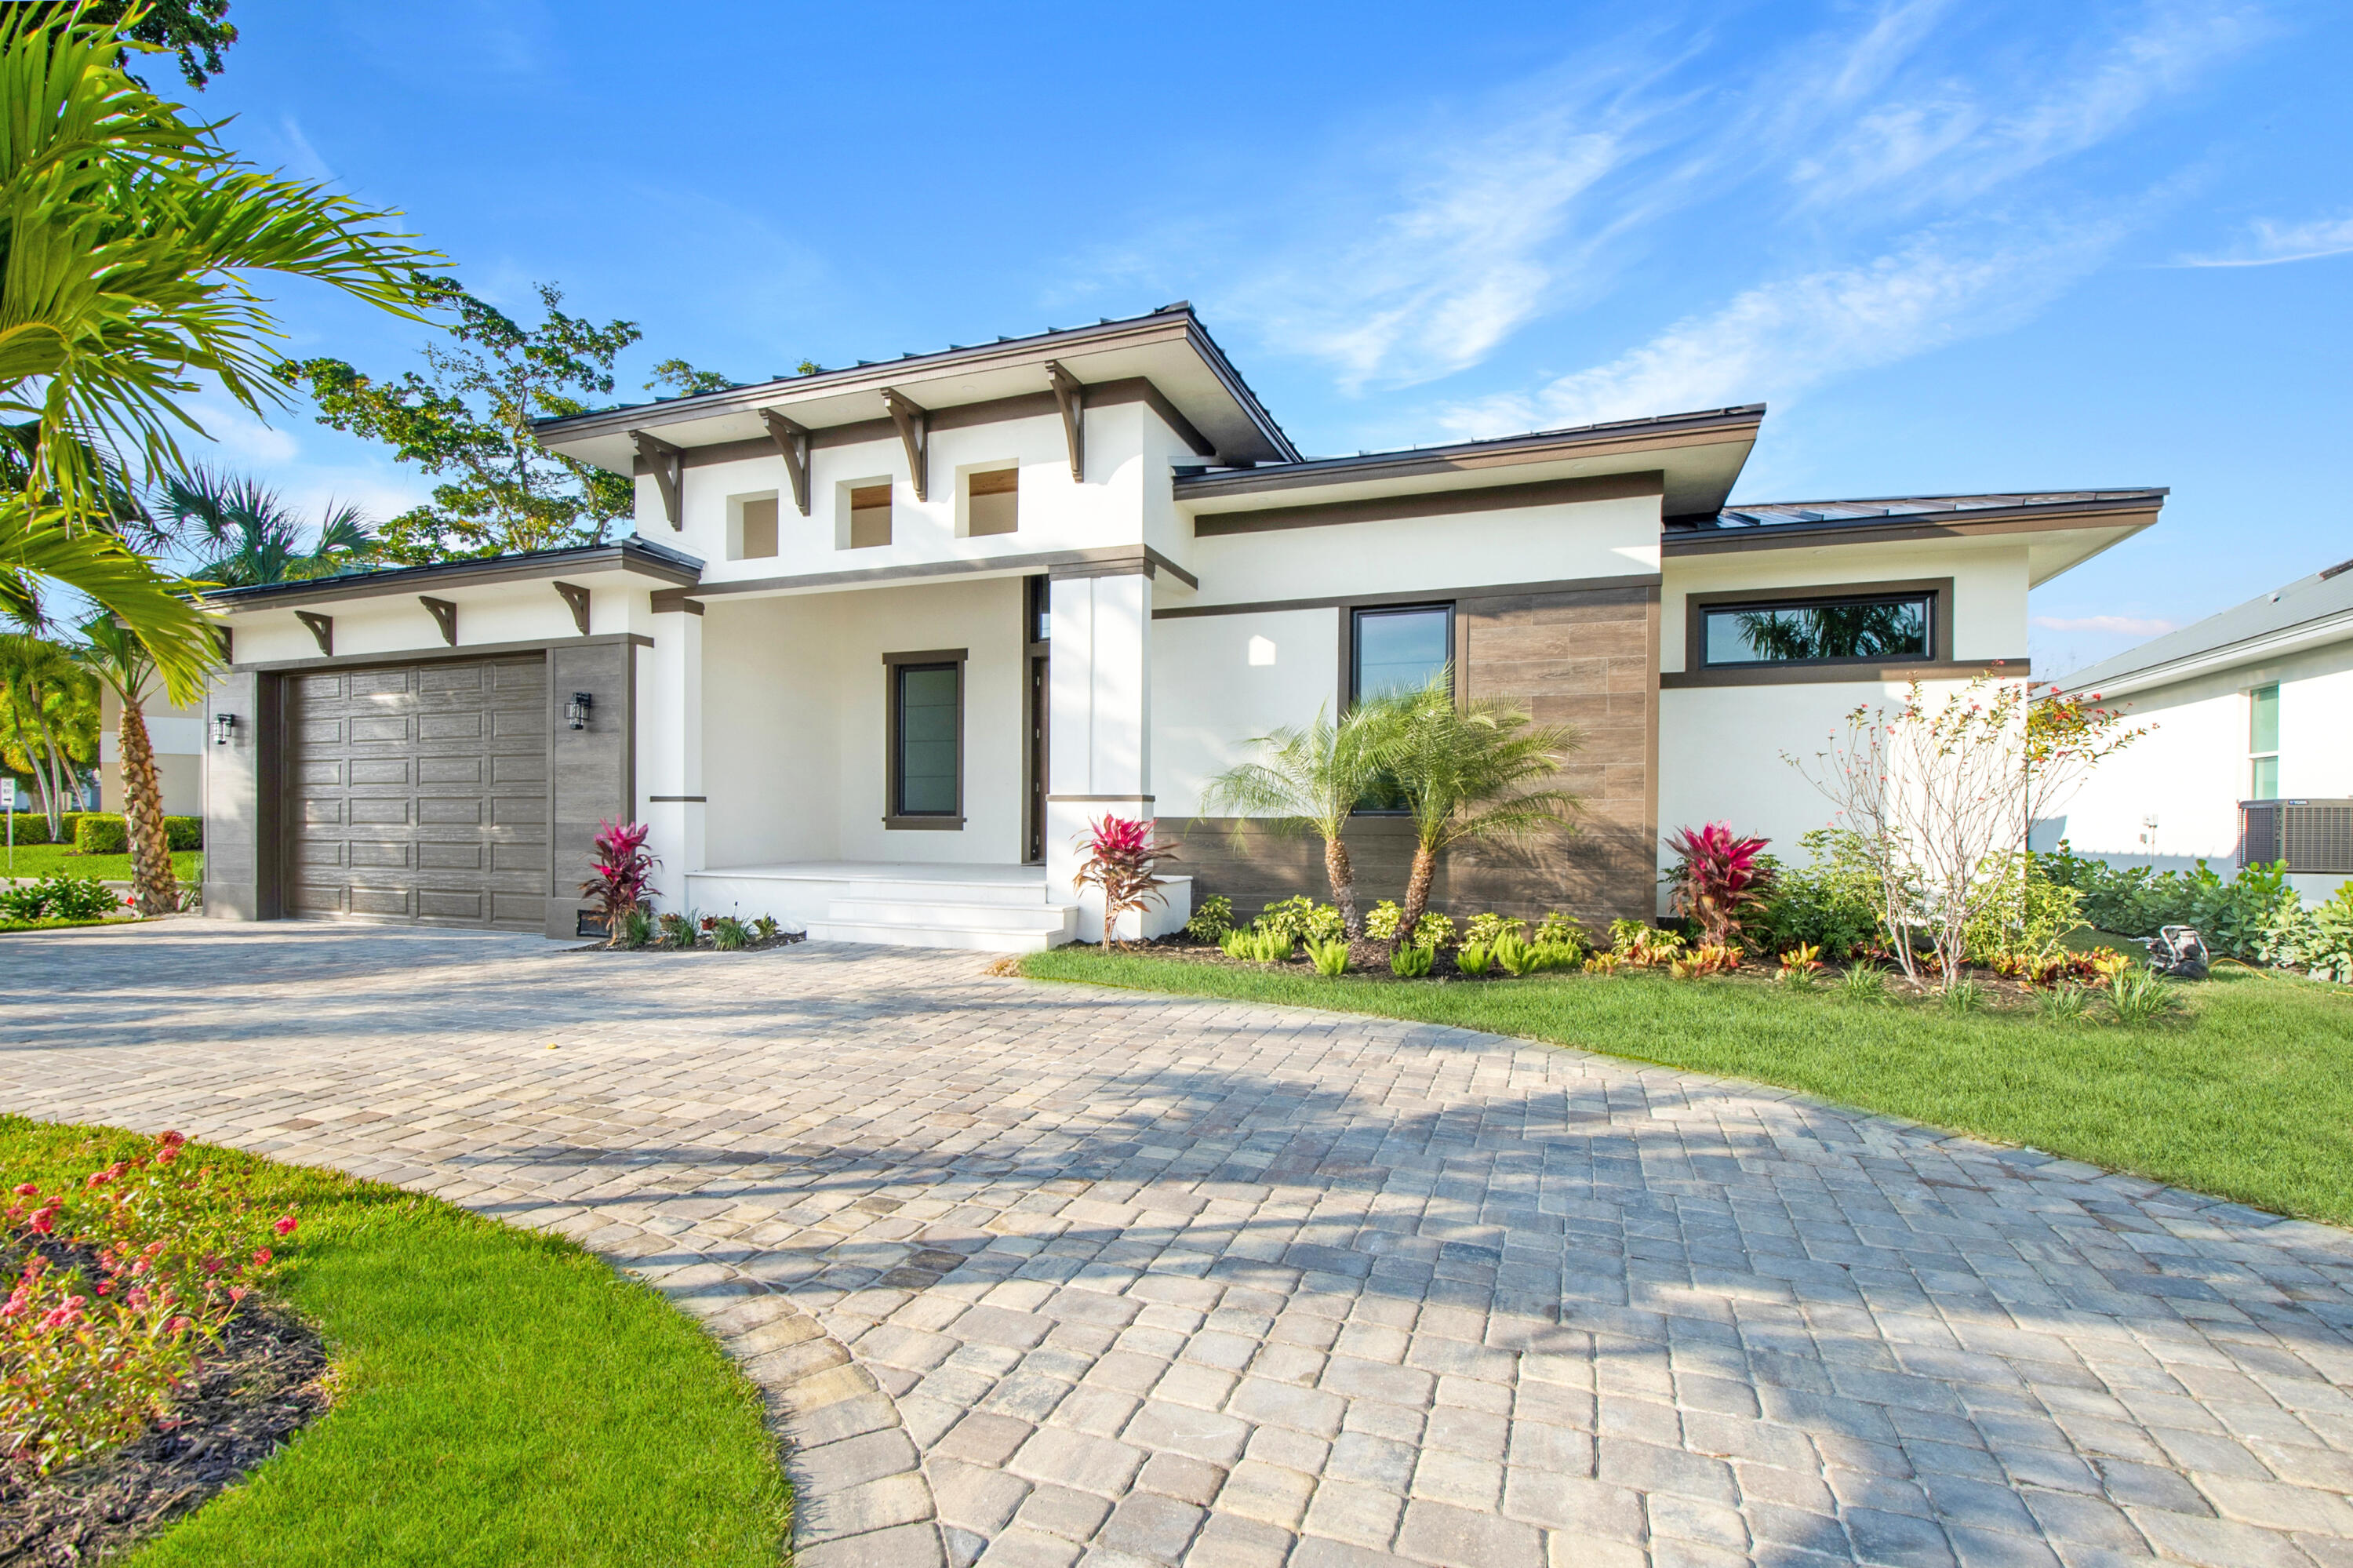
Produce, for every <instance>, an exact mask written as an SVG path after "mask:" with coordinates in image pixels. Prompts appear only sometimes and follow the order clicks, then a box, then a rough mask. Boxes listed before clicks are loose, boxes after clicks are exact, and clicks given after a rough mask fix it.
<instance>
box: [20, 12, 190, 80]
mask: <svg viewBox="0 0 2353 1568" xmlns="http://www.w3.org/2000/svg"><path fill="white" fill-rule="evenodd" d="M20 3H21V4H22V5H23V8H24V9H26V10H28V11H40V12H43V13H46V14H47V16H48V17H49V18H50V19H51V20H52V21H53V22H54V23H56V24H57V25H59V26H63V25H64V23H65V22H66V20H67V19H68V18H69V17H71V16H75V15H77V14H79V16H80V18H81V20H83V21H85V22H92V23H96V24H98V25H100V26H108V27H111V28H113V29H114V31H115V33H116V35H117V36H118V37H121V39H122V40H123V44H124V47H123V48H121V49H120V50H118V51H117V52H116V54H115V57H114V63H115V64H116V65H118V66H121V67H122V68H123V69H124V70H125V71H130V69H131V67H132V64H133V62H134V60H135V58H136V57H137V56H138V55H141V54H146V53H149V52H153V53H157V54H167V55H172V56H174V57H175V58H176V59H177V62H178V64H179V67H180V75H181V76H182V77H183V78H185V79H186V81H187V84H188V85H189V86H190V87H193V88H195V89H196V90H198V91H199V92H201V91H203V90H204V87H205V84H206V82H208V81H210V80H211V79H213V78H214V77H216V76H218V75H219V74H220V72H221V51H222V50H223V49H225V48H228V47H229V45H231V44H233V43H235V42H237V27H236V26H235V25H234V24H232V23H230V22H229V21H228V20H227V16H228V0H20ZM132 80H134V81H140V82H142V85H143V83H144V79H142V78H141V77H139V76H138V75H137V74H136V73H135V72H133V73H132Z"/></svg>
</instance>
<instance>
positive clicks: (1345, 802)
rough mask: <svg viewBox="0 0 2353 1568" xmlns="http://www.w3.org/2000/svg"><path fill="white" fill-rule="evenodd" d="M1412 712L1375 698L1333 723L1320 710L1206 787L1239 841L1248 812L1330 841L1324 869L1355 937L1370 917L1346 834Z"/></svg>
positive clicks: (1274, 828) (1279, 827) (1281, 828)
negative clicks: (1359, 897)
mask: <svg viewBox="0 0 2353 1568" xmlns="http://www.w3.org/2000/svg"><path fill="white" fill-rule="evenodd" d="M1409 711H1410V702H1409V701H1401V700H1399V699H1398V698H1394V697H1376V698H1372V699H1369V700H1367V701H1366V702H1362V703H1359V704H1357V705H1356V706H1355V707H1353V708H1351V709H1349V710H1348V712H1347V713H1346V714H1345V715H1342V716H1341V719H1340V722H1339V723H1337V724H1335V723H1333V722H1332V720H1331V719H1330V718H1328V717H1327V716H1325V714H1324V710H1323V709H1321V708H1318V709H1317V710H1316V712H1315V722H1314V723H1313V724H1310V725H1306V726H1283V727H1282V728H1281V729H1278V730H1275V731H1273V732H1271V734H1268V735H1263V736H1259V737H1257V738H1256V739H1254V740H1252V741H1251V742H1250V745H1251V746H1253V747H1256V748H1257V749H1258V755H1259V760H1257V761H1255V762H1245V763H1243V764H1242V765H1241V766H1240V767H1239V768H1228V769H1227V770H1226V771H1225V772H1223V773H1220V774H1219V775H1218V776H1217V777H1216V778H1215V779H1210V780H1209V782H1208V786H1207V787H1206V788H1205V789H1203V791H1202V796H1201V800H1202V804H1203V806H1204V807H1206V808H1207V809H1208V810H1210V811H1216V812H1226V813H1230V814H1231V815H1232V816H1234V817H1235V818H1236V821H1235V823H1234V833H1235V837H1236V838H1237V840H1239V839H1240V836H1241V833H1242V831H1243V826H1244V823H1243V821H1241V819H1245V818H1250V819H1259V820H1260V825H1261V826H1263V827H1265V828H1266V829H1267V830H1268V831H1269V832H1274V833H1277V834H1292V833H1298V832H1306V831H1309V830H1313V831H1314V833H1315V836H1316V837H1318V838H1320V839H1322V840H1323V841H1324V876H1325V877H1326V878H1328V879H1329V880H1330V882H1331V884H1332V902H1333V903H1334V904H1335V905H1337V906H1339V908H1340V918H1341V920H1342V921H1343V922H1344V923H1345V927H1346V930H1347V934H1348V936H1349V937H1350V938H1357V937H1361V936H1363V935H1364V934H1365V917H1364V916H1363V915H1361V914H1360V913H1358V912H1357V909H1356V867H1355V866H1354V865H1353V864H1351V863H1350V862H1349V859H1348V846H1347V844H1346V843H1345V842H1343V841H1342V839H1341V837H1340V834H1341V832H1342V830H1344V829H1345V828H1346V827H1347V825H1348V814H1349V813H1350V812H1351V811H1354V810H1356V806H1357V804H1358V802H1360V801H1362V800H1364V799H1365V798H1366V796H1367V795H1368V794H1370V793H1371V792H1372V791H1373V789H1375V787H1376V786H1377V784H1378V783H1379V781H1380V779H1381V767H1380V762H1379V755H1380V753H1381V751H1382V750H1383V749H1384V747H1385V746H1386V745H1387V744H1388V737H1389V735H1390V732H1391V731H1393V730H1394V729H1395V728H1396V726H1398V723H1399V722H1400V721H1401V720H1402V719H1403V717H1404V716H1405V715H1406V714H1407V713H1408V712H1409Z"/></svg>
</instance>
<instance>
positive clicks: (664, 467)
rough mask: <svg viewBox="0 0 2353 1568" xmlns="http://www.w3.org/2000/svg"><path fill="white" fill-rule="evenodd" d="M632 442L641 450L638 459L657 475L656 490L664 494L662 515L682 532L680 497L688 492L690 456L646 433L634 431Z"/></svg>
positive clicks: (655, 478) (630, 438) (631, 436)
mask: <svg viewBox="0 0 2353 1568" xmlns="http://www.w3.org/2000/svg"><path fill="white" fill-rule="evenodd" d="M629 440H632V441H635V442H636V443H637V447H638V456H639V457H640V458H643V459H644V460H645V464H646V466H647V467H648V468H649V469H651V470H652V471H653V475H654V485H655V488H657V489H659V491H660V492H661V502H662V515H663V516H665V517H667V518H669V519H670V526H671V527H672V528H674V529H676V528H682V527H684V524H681V522H680V521H679V495H680V493H681V492H682V491H683V490H684V489H685V488H686V453H685V452H684V451H682V450H680V449H679V448H677V447H674V446H672V445H670V443H669V442H668V441H666V440H662V439H661V438H660V437H659V436H651V435H648V434H647V433H646V432H645V431H643V430H631V431H630V432H629Z"/></svg>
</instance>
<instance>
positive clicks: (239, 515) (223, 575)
mask: <svg viewBox="0 0 2353 1568" xmlns="http://www.w3.org/2000/svg"><path fill="white" fill-rule="evenodd" d="M154 511H155V513H156V514H157V516H158V518H159V519H160V521H161V523H162V524H163V526H164V529H165V530H166V531H167V532H169V533H171V534H173V535H175V536H177V537H179V538H182V539H184V540H185V541H187V542H188V544H189V545H190V546H192V547H193V548H195V550H197V551H199V552H200V553H202V555H203V559H202V560H200V561H199V562H198V563H197V565H196V566H195V567H194V568H193V569H191V571H190V572H189V574H188V575H189V576H190V577H194V578H195V579H196V580H197V581H199V582H204V583H211V584H216V585H217V586H219V587H221V588H257V587H259V586H261V585H262V584H265V583H290V582H300V581H301V580H303V579H304V578H307V577H335V576H337V575H339V574H341V573H343V572H348V571H354V570H360V569H364V568H365V567H368V566H370V565H372V564H373V563H374V561H375V550H376V537H375V532H374V530H372V529H371V528H370V527H369V526H368V520H367V516H366V514H364V513H363V512H362V511H361V510H360V509H359V508H358V507H356V506H353V505H350V504H348V503H345V504H340V505H339V504H337V503H334V502H332V501H331V502H329V503H327V512H326V515H325V516H324V517H322V519H321V520H320V522H319V526H318V530H317V533H316V535H315V536H313V535H312V534H311V530H310V529H309V527H308V526H307V525H306V524H304V523H303V521H302V519H301V517H300V516H299V515H298V514H296V513H295V511H294V509H293V508H292V507H290V506H289V505H287V504H286V503H285V502H284V501H283V500H281V499H280V496H279V494H278V493H277V492H276V491H273V490H271V489H269V488H268V487H267V486H265V485H263V484H260V483H259V482H255V481H253V480H251V479H233V478H231V477H229V476H228V475H227V474H225V473H220V472H217V471H214V470H211V469H206V468H202V467H198V468H193V469H190V470H189V471H187V472H186V473H185V474H176V473H175V474H172V475H169V476H167V477H166V478H165V479H164V482H163V483H162V484H161V485H160V486H158V487H157V489H156V494H155V502H154Z"/></svg>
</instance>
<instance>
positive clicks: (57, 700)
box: [0, 631, 98, 843]
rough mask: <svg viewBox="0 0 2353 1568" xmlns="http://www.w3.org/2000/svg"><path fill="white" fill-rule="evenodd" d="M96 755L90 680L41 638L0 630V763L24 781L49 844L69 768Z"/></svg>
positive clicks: (94, 692) (61, 813)
mask: <svg viewBox="0 0 2353 1568" xmlns="http://www.w3.org/2000/svg"><path fill="white" fill-rule="evenodd" d="M97 755H98V683H97V681H96V680H94V679H93V678H92V677H91V676H90V673H88V672H87V671H85V670H83V669H82V668H81V667H80V666H79V664H77V663H75V662H74V660H73V656H72V655H71V654H70V653H69V652H66V650H65V649H63V648H61V647H59V646H58V644H56V643H54V642H51V641H48V640H47V639H46V638H41V637H36V636H33V635H32V634H31V633H30V632H24V631H8V632H0V763H5V766H6V767H7V768H8V770H9V771H10V772H12V773H20V774H29V775H31V776H32V779H33V792H34V793H35V794H36V795H37V796H38V797H39V799H40V802H41V814H42V815H43V816H45V817H47V819H48V823H49V840H50V842H52V843H54V842H57V840H58V837H59V836H60V834H61V833H62V832H64V829H65V809H66V796H67V792H68V790H69V789H71V787H72V783H73V779H74V776H75V775H76V773H77V772H78V771H79V768H77V766H76V765H77V764H87V763H89V762H90V761H91V760H93V759H94V758H96V757H97Z"/></svg>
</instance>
